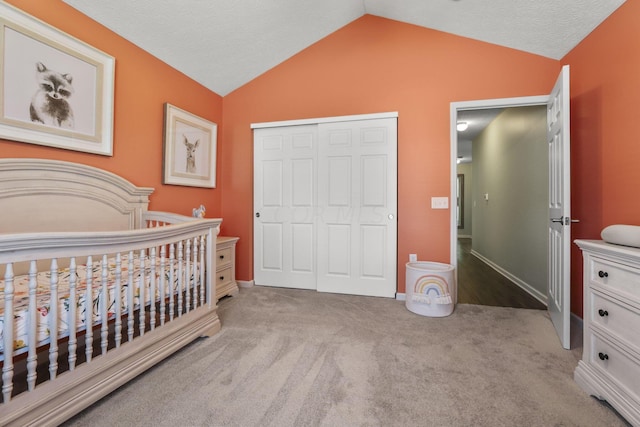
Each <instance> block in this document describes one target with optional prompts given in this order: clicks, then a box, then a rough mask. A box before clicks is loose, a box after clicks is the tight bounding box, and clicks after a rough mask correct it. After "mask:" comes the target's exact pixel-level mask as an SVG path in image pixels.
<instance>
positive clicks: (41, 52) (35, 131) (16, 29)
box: [0, 2, 115, 156]
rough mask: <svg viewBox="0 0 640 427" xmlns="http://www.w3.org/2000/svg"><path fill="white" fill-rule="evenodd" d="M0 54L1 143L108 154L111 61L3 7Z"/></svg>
mask: <svg viewBox="0 0 640 427" xmlns="http://www.w3.org/2000/svg"><path fill="white" fill-rule="evenodd" d="M0 49H1V50H0V54H1V59H0V62H1V67H0V80H1V81H0V85H1V90H0V138H4V139H8V140H13V141H20V142H27V143H31V144H38V145H46V146H50V147H56V148H63V149H67V150H75V151H84V152H87V153H94V154H101V155H105V156H111V155H112V154H113V90H114V69H115V59H114V58H113V57H111V56H109V55H107V54H105V53H104V52H101V51H99V50H97V49H95V48H93V47H91V46H89V45H87V44H86V43H84V42H82V41H80V40H77V39H75V38H73V37H71V36H70V35H68V34H66V33H63V32H61V31H59V30H57V29H56V28H53V27H51V26H49V25H47V24H45V23H43V22H42V21H40V20H38V19H36V18H34V17H32V16H30V15H28V14H26V13H24V12H22V11H21V10H19V9H17V8H15V7H13V6H10V5H8V4H7V3H5V2H1V3H0Z"/></svg>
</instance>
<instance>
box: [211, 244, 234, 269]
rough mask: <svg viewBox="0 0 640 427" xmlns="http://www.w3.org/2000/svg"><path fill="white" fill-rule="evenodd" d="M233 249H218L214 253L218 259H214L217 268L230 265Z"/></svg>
mask: <svg viewBox="0 0 640 427" xmlns="http://www.w3.org/2000/svg"><path fill="white" fill-rule="evenodd" d="M234 249H235V248H233V247H230V248H221V249H218V250H217V251H216V256H217V257H218V258H217V259H216V263H217V265H218V267H220V266H223V265H225V264H228V263H230V262H231V261H233V252H232V251H233V250H234Z"/></svg>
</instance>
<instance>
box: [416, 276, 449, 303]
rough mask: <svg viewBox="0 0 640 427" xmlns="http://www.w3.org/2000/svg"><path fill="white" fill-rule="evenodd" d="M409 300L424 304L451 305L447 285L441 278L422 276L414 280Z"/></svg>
mask: <svg viewBox="0 0 640 427" xmlns="http://www.w3.org/2000/svg"><path fill="white" fill-rule="evenodd" d="M411 300H412V301H415V302H421V303H425V304H431V303H434V304H451V293H450V292H449V284H448V283H447V281H446V280H445V279H444V278H443V277H442V276H437V275H434V274H427V275H425V276H422V277H420V278H419V279H418V280H416V284H415V286H414V288H413V295H412V296H411Z"/></svg>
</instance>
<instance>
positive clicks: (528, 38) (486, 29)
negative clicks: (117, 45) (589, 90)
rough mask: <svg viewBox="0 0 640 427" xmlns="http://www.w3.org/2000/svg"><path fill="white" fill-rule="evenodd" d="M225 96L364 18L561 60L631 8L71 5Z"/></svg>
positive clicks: (286, 1) (345, 1) (607, 2)
mask: <svg viewBox="0 0 640 427" xmlns="http://www.w3.org/2000/svg"><path fill="white" fill-rule="evenodd" d="M63 1H64V2H65V3H67V4H69V5H71V6H72V7H74V8H76V9H78V10H79V11H81V12H82V13H84V14H85V15H87V16H89V17H91V18H93V19H94V20H96V21H97V22H99V23H101V24H103V25H104V26H106V27H107V28H109V29H111V30H113V31H114V32H116V33H118V34H120V35H121V36H123V37H124V38H126V39H128V40H129V41H131V42H133V43H134V44H136V45H138V46H139V47H141V48H142V49H144V50H145V51H147V52H149V53H151V54H152V55H154V56H156V57H157V58H159V59H161V60H162V61H164V62H166V63H167V64H169V65H171V66H172V67H174V68H176V69H177V70H180V71H181V72H183V73H184V74H186V75H187V76H189V77H191V78H192V79H194V80H196V81H197V82H199V83H201V84H202V85H204V86H205V87H207V88H209V89H211V90H212V91H214V92H216V93H218V94H219V95H222V96H224V95H226V94H228V93H230V92H232V91H233V90H235V89H236V88H238V87H240V86H242V85H244V84H245V83H247V82H249V81H251V80H252V79H254V78H256V77H257V76H259V75H260V74H262V73H264V72H265V71H267V70H269V69H271V68H273V67H274V66H276V65H278V64H279V63H281V62H283V61H285V60H286V59H288V58H289V57H291V56H293V55H295V54H296V53H298V52H300V51H301V50H303V49H305V48H306V47H308V46H310V45H311V44H313V43H315V42H317V41H318V40H320V39H322V38H324V37H326V36H327V35H329V34H331V33H332V32H334V31H336V30H338V29H339V28H341V27H343V26H345V25H347V24H349V23H350V22H352V21H354V20H356V19H358V18H359V17H361V16H363V15H365V14H371V15H376V16H380V17H384V18H389V19H394V20H397V21H402V22H407V23H410V24H415V25H419V26H423V27H427V28H431V29H435V30H440V31H444V32H448V33H453V34H457V35H460V36H464V37H469V38H473V39H477V40H481V41H485V42H489V43H494V44H497V45H501V46H506V47H510V48H514V49H519V50H523V51H526V52H530V53H534V54H538V55H542V56H545V57H549V58H553V59H561V58H562V57H563V56H564V55H565V54H566V53H568V52H569V51H570V50H571V49H572V48H573V47H575V46H576V45H577V44H578V43H579V42H580V41H581V40H582V39H583V38H584V37H586V36H587V35H588V34H589V33H590V32H591V31H592V30H593V29H594V28H595V27H597V26H598V25H599V24H600V23H601V22H602V21H603V20H605V19H606V18H607V17H608V16H609V15H610V14H611V13H612V12H613V11H615V10H616V9H617V8H618V7H619V6H620V5H621V4H622V3H624V1H625V0H483V1H478V0H180V1H175V0H173V1H172V0H134V1H132V0H109V1H95V0H63Z"/></svg>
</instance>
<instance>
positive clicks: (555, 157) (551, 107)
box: [450, 65, 576, 349]
mask: <svg viewBox="0 0 640 427" xmlns="http://www.w3.org/2000/svg"><path fill="white" fill-rule="evenodd" d="M569 101H570V98H569V66H568V65H567V66H564V67H563V69H562V71H561V73H560V76H559V77H558V80H557V82H556V85H555V86H554V88H553V90H552V92H551V94H550V95H543V96H532V97H522V98H502V99H487V100H476V101H464V102H452V103H451V200H455V197H456V189H457V186H456V177H457V173H456V160H457V157H458V153H457V143H458V139H457V138H458V136H457V131H456V122H457V114H458V111H459V110H471V109H485V108H508V107H521V106H529V105H544V104H546V105H547V112H548V113H547V114H548V117H547V129H548V132H547V142H548V144H549V250H548V256H549V265H548V267H547V268H548V273H549V279H548V289H547V301H546V303H547V307H548V310H549V313H550V316H551V320H552V322H553V324H554V327H555V328H556V330H557V332H558V337H559V338H560V342H561V343H562V346H563V347H564V348H567V349H568V348H570V315H571V298H570V295H571V272H570V271H571V223H572V222H576V221H575V220H573V221H572V220H571V179H570V177H571V175H570V172H571V169H570V165H571V163H570V161H571V159H570V136H569V135H570V122H569ZM450 211H451V258H450V259H451V260H450V262H451V264H453V265H456V266H457V225H456V216H455V209H451V210H450Z"/></svg>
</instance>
